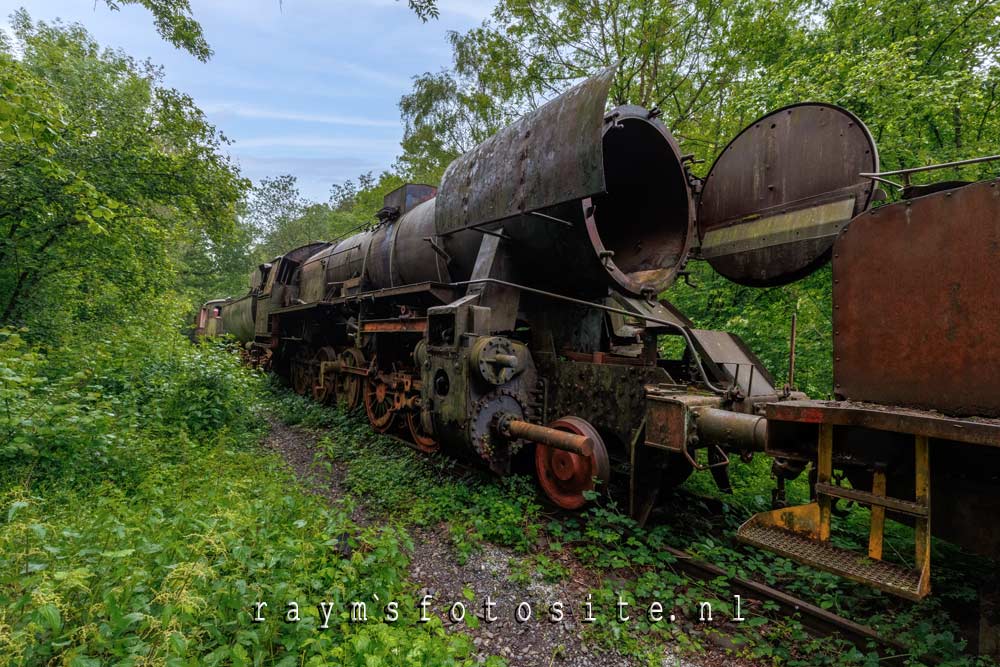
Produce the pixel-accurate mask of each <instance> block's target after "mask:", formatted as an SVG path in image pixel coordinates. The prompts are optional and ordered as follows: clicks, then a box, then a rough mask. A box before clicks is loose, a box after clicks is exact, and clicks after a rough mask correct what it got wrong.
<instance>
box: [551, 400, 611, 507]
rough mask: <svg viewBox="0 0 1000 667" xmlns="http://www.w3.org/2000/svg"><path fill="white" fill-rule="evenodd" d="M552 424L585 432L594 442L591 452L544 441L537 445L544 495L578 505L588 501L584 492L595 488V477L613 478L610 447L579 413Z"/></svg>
mask: <svg viewBox="0 0 1000 667" xmlns="http://www.w3.org/2000/svg"><path fill="white" fill-rule="evenodd" d="M549 428H554V429H558V430H560V431H568V432H569V433H576V434H577V435H583V436H586V437H588V438H590V441H591V443H593V449H592V451H591V454H590V456H580V455H579V454H574V453H572V452H567V451H565V450H562V449H555V448H553V447H548V446H546V445H543V444H541V443H538V444H536V445H535V471H536V473H537V474H538V482H539V484H541V486H542V490H543V491H544V492H545V495H546V496H548V498H549V500H551V501H552V502H553V503H555V504H556V505H558V506H559V507H562V508H564V509H568V510H575V509H579V508H581V507H583V506H584V505H585V504H586V502H587V499H586V498H585V497H584V495H583V494H584V492H586V491H592V490H593V489H594V478H597V479H599V480H601V482H603V483H604V484H607V483H608V480H610V479H611V464H610V463H609V461H608V450H607V449H606V448H605V446H604V440H603V439H602V438H601V436H600V434H599V433H598V432H597V429H595V428H594V427H593V426H591V425H590V424H589V423H587V422H586V421H584V420H583V419H580V418H579V417H563V418H562V419H559V420H556V421H554V422H552V423H551V424H549Z"/></svg>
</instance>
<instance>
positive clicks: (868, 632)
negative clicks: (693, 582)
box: [666, 547, 940, 665]
mask: <svg viewBox="0 0 1000 667" xmlns="http://www.w3.org/2000/svg"><path fill="white" fill-rule="evenodd" d="M666 550H667V551H668V552H669V553H671V554H672V555H673V556H674V557H676V558H677V562H676V567H677V569H678V570H681V571H682V572H683V573H684V574H686V575H688V576H690V577H693V578H695V579H700V580H703V581H709V580H713V579H717V578H719V577H723V578H724V579H725V580H726V581H727V582H728V584H729V586H730V588H731V589H732V591H733V592H734V593H736V594H738V595H742V596H746V597H748V598H756V599H764V600H770V601H772V602H774V603H776V604H777V605H778V608H779V610H780V611H781V612H782V613H784V614H787V615H789V616H791V615H792V614H796V613H797V614H799V615H800V618H801V621H802V624H803V625H804V626H805V627H806V629H808V630H809V631H810V632H811V633H812V634H814V635H818V636H823V637H826V636H830V635H840V636H841V637H843V638H844V639H846V640H848V641H849V642H851V643H852V644H854V645H855V646H857V647H858V648H859V649H861V650H863V651H868V650H870V647H869V645H870V644H875V647H876V650H877V651H878V653H879V655H880V656H881V660H880V664H885V665H902V664H905V662H906V661H907V659H910V658H911V657H912V656H911V655H910V650H909V648H907V647H906V646H905V645H904V644H903V643H902V642H899V641H896V640H895V639H890V638H888V637H883V636H882V635H880V634H878V632H876V631H875V630H873V629H872V628H870V627H868V626H867V625H861V624H860V623H856V622H854V621H852V620H850V619H847V618H844V617H843V616H838V615H837V614H834V613H833V612H830V611H827V610H826V609H823V608H822V607H817V606H816V605H814V604H810V603H809V602H806V601H805V600H801V599H799V598H797V597H795V596H794V595H790V594H788V593H786V592H784V591H781V590H778V589H777V588H772V587H771V586H768V585H767V584H762V583H760V582H759V581H754V580H752V579H744V578H742V577H731V576H729V573H728V572H726V571H725V570H723V569H722V568H721V567H719V566H717V565H712V564H711V563H706V562H705V561H702V560H698V559H697V558H695V557H694V556H692V555H691V554H689V553H687V552H686V551H682V550H680V549H674V548H673V547H666ZM920 661H921V662H922V663H924V664H928V665H936V664H939V663H940V661H939V660H937V659H936V658H933V657H928V656H921V657H920Z"/></svg>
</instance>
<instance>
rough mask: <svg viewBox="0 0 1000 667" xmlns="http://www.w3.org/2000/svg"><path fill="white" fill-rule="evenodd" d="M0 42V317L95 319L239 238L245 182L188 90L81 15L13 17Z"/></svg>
mask: <svg viewBox="0 0 1000 667" xmlns="http://www.w3.org/2000/svg"><path fill="white" fill-rule="evenodd" d="M13 19H14V20H13V27H14V33H15V36H16V39H17V41H18V45H17V46H18V51H19V52H20V53H22V56H21V58H20V59H15V58H14V57H13V56H12V55H11V53H10V52H9V51H7V50H5V51H4V52H3V53H0V86H2V87H3V90H4V91H5V94H4V95H3V97H2V101H0V137H3V139H4V141H2V142H0V201H2V202H3V204H2V205H0V238H2V239H3V241H2V245H0V320H2V321H4V322H16V323H19V324H29V325H31V326H32V327H33V328H34V329H35V330H36V331H37V332H38V333H39V334H40V335H41V334H45V333H50V334H52V335H56V334H57V333H58V331H59V330H60V327H69V326H74V325H75V324H76V323H81V322H93V323H100V322H101V321H105V320H106V319H108V318H115V317H117V316H119V315H120V314H122V313H125V312H130V311H132V310H134V309H135V308H138V307H141V304H142V303H143V302H144V300H149V299H153V298H156V297H157V296H158V295H162V294H163V293H164V292H166V291H168V290H171V289H174V288H176V287H177V286H178V279H179V276H180V275H181V274H182V273H183V271H184V270H185V269H186V268H188V267H194V266H195V265H198V264H199V262H198V261H195V260H194V257H193V256H192V253H194V254H195V255H198V254H199V253H200V265H201V266H202V267H207V269H205V270H211V268H213V267H214V265H215V262H216V261H217V260H218V259H219V258H221V257H224V256H225V255H226V253H227V252H228V249H229V248H231V247H232V246H233V245H234V244H236V245H238V244H239V243H240V234H239V230H238V223H237V218H236V205H237V202H238V201H239V200H240V198H241V197H242V195H243V192H244V190H245V188H246V183H245V182H244V181H243V179H241V178H240V176H239V173H238V171H237V169H236V167H235V166H234V165H233V164H231V162H230V161H229V158H227V157H226V156H224V155H222V153H221V152H220V148H221V142H222V139H221V137H220V136H219V134H218V133H217V132H216V131H215V128H214V127H213V126H212V125H210V124H209V123H207V121H206V120H205V117H204V115H203V114H202V113H201V111H200V110H198V109H197V107H195V106H194V104H193V102H192V101H191V99H190V98H189V97H188V96H186V95H184V94H182V93H180V92H178V91H176V90H172V89H167V88H163V87H161V86H160V85H159V83H160V76H161V74H160V72H159V70H158V69H156V68H155V67H153V66H151V65H149V64H140V63H137V62H135V61H134V60H132V59H131V58H129V57H127V56H125V55H124V54H122V53H119V52H113V51H106V50H105V51H101V50H100V48H99V47H98V45H97V44H96V43H95V42H94V41H93V39H92V38H91V37H90V36H89V35H88V34H87V32H86V31H85V30H84V29H83V28H82V27H81V26H79V25H71V26H64V25H61V24H58V23H56V24H54V25H48V24H45V23H37V24H33V23H32V22H31V20H30V19H29V18H28V16H27V14H26V13H24V12H19V13H18V14H15V16H14V17H13Z"/></svg>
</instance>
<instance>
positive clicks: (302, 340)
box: [196, 69, 1000, 599]
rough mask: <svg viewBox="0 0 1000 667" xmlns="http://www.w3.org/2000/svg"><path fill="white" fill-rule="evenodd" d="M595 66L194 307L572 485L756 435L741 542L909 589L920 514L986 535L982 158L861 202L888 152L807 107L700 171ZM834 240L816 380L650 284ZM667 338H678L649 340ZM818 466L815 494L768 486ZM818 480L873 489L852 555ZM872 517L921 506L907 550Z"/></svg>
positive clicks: (359, 398) (998, 324) (825, 254)
mask: <svg viewBox="0 0 1000 667" xmlns="http://www.w3.org/2000/svg"><path fill="white" fill-rule="evenodd" d="M613 75H614V70H613V69H609V70H607V71H605V72H603V73H601V74H600V75H598V76H596V77H594V78H592V79H589V80H587V81H585V82H584V83H582V84H580V85H579V86H577V87H575V88H573V89H571V90H570V91H568V92H567V93H565V94H563V95H561V96H560V97H558V98H556V99H554V100H552V101H551V102H549V103H548V104H546V105H545V106H543V107H541V108H539V109H538V110H536V111H535V112H532V113H531V114H528V115H527V116H525V117H524V118H522V119H521V120H520V121H518V122H516V123H515V124H513V125H512V126H510V127H508V128H506V129H504V130H502V131H501V132H499V133H498V134H497V135H495V136H494V137H492V138H490V139H489V140H487V141H486V142H484V143H483V144H482V145H480V146H479V147H477V148H476V149H473V150H472V151H470V152H469V153H467V154H465V155H463V156H461V157H459V158H458V159H456V160H455V161H454V162H453V163H452V165H451V166H449V168H448V170H447V172H446V173H445V175H444V177H443V180H442V183H441V185H440V188H439V189H435V188H434V187H433V186H429V185H406V186H404V187H402V188H400V189H399V190H397V191H395V192H393V193H391V194H390V195H388V196H387V197H386V199H385V206H384V207H383V209H382V210H381V211H379V213H378V219H379V222H378V223H377V224H376V225H374V226H373V227H372V228H370V229H367V230H365V231H362V232H361V233H359V234H355V235H353V236H349V237H347V238H343V239H337V240H335V241H333V242H317V243H313V244H309V245H306V246H303V247H301V248H296V249H294V250H292V251H290V252H289V253H287V254H285V255H282V256H280V257H277V258H275V259H274V260H273V261H271V262H269V263H266V264H262V265H261V266H260V267H259V268H258V269H257V270H256V271H255V272H254V274H253V275H252V277H251V288H250V291H249V293H248V294H246V295H244V296H242V297H240V298H238V299H235V300H227V301H225V302H222V303H221V321H220V322H218V323H215V322H209V321H208V320H207V318H206V317H205V313H206V312H208V311H207V310H206V309H214V308H217V307H220V305H219V304H220V302H219V301H212V302H208V303H207V304H206V305H205V306H204V307H203V308H202V313H201V315H200V318H199V321H198V323H197V326H196V332H197V333H199V334H203V335H213V334H218V333H223V332H225V333H229V334H232V335H233V336H235V337H236V338H237V339H238V340H239V341H240V342H241V343H242V344H243V351H244V354H245V355H246V358H247V360H248V361H249V362H250V363H253V364H255V365H259V366H262V367H265V368H269V369H271V370H272V371H274V372H275V373H277V374H278V375H281V376H282V377H285V378H287V379H288V380H289V382H290V384H291V385H292V387H293V388H294V390H295V391H296V392H297V393H300V394H309V395H312V396H313V397H314V398H316V399H317V400H320V401H326V402H332V401H336V402H339V403H341V404H343V405H344V406H345V407H347V408H349V409H350V408H360V407H362V406H363V408H364V410H365V412H366V414H367V416H368V419H369V421H370V423H371V425H372V428H373V429H374V430H375V431H378V432H383V433H384V432H389V431H391V430H393V429H394V428H396V427H399V428H402V429H405V431H406V432H408V434H409V439H410V440H411V441H412V443H413V444H414V446H415V447H417V448H418V449H420V450H422V451H424V452H428V453H432V452H437V451H443V452H447V453H449V454H451V455H454V456H458V457H461V458H465V459H470V460H474V461H478V462H480V463H482V464H484V465H486V466H487V467H489V468H490V469H491V470H493V471H494V472H496V473H498V474H507V473H509V472H510V471H511V469H512V464H513V462H514V460H515V459H516V458H517V457H529V458H530V459H533V461H534V467H535V470H536V473H537V477H538V480H539V484H540V486H541V488H542V490H543V491H544V492H545V494H546V495H547V496H548V498H549V499H550V500H551V501H552V502H553V503H554V504H556V505H558V506H560V507H563V508H567V509H575V508H578V507H581V506H582V505H584V504H585V502H586V495H587V492H588V491H590V490H592V489H594V488H595V480H596V481H600V482H604V483H606V482H608V480H609V479H610V478H611V476H612V474H623V475H624V476H626V477H627V478H628V489H629V511H630V512H631V514H632V515H633V516H635V517H637V518H638V519H639V520H640V521H644V520H645V518H646V517H647V516H648V514H649V512H650V510H651V508H652V507H653V506H654V505H655V503H656V500H657V496H658V493H659V491H660V489H662V488H665V487H670V486H674V485H677V484H680V483H681V482H683V481H684V479H686V478H687V476H688V475H690V474H691V472H692V471H693V470H695V469H707V470H710V471H711V472H712V475H713V478H714V479H715V480H716V482H717V483H718V485H719V486H720V488H721V489H723V490H726V489H727V488H728V487H729V481H728V472H727V470H728V469H727V465H728V463H729V457H730V455H736V454H741V455H749V454H752V453H753V452H764V453H766V454H767V455H768V456H770V457H771V458H772V459H773V461H774V464H773V472H774V474H775V477H776V478H777V480H778V482H777V483H778V486H777V489H776V493H775V509H774V510H772V511H770V512H763V513H760V514H758V515H756V516H754V517H752V518H751V519H750V520H749V521H748V522H747V523H746V524H745V525H744V526H743V527H742V528H741V529H740V531H739V537H740V539H742V540H744V541H745V542H748V543H750V544H754V545H757V546H760V547H764V548H767V549H771V550H773V551H776V552H779V553H782V554H785V555H787V556H789V557H792V558H795V559H798V560H800V561H803V562H806V563H808V564H810V565H813V566H815V567H819V568H822V569H826V570H829V571H832V572H835V573H837V574H840V575H843V576H846V577H849V578H852V579H855V580H859V581H862V582H865V583H867V584H870V585H872V586H875V587H878V588H881V589H883V590H886V591H888V592H891V593H893V594H896V595H901V596H903V597H907V598H910V599H919V598H921V597H923V596H925V595H927V594H928V593H929V592H930V537H931V535H932V534H933V535H938V536H940V537H942V538H945V539H948V540H950V541H952V542H955V543H957V544H959V545H960V546H962V547H964V548H967V549H969V550H972V551H975V552H977V553H980V554H983V555H986V556H990V557H996V556H997V555H998V554H1000V531H998V530H997V529H996V528H995V526H993V525H991V524H989V523H987V522H983V521H982V520H981V519H980V516H982V513H983V512H991V511H992V512H996V511H997V510H1000V419H998V417H1000V393H998V392H996V391H995V390H993V388H992V386H991V384H990V383H989V382H988V380H989V379H990V378H991V377H992V374H993V373H995V372H996V371H997V370H1000V319H998V318H1000V308H998V306H1000V271H997V270H996V269H995V267H996V266H997V260H998V259H1000V187H998V186H997V183H998V181H996V180H992V181H983V182H979V183H973V184H967V183H955V182H949V183H946V184H944V185H940V186H938V187H923V188H913V187H908V189H907V190H905V191H904V192H903V200H902V201H900V202H897V203H894V204H890V205H887V206H884V207H881V208H879V209H875V210H869V207H870V206H871V203H872V201H873V200H874V199H876V198H877V197H878V195H879V193H878V191H877V190H876V187H875V186H876V182H879V181H887V178H886V177H887V176H888V175H891V174H881V173H879V172H878V155H877V150H876V148H875V145H874V141H873V140H872V138H871V135H870V134H869V133H868V131H867V129H866V128H865V127H864V124H863V123H862V122H861V121H860V120H859V119H858V118H856V117H855V116H853V115H852V114H850V113H849V112H846V111H844V110H843V109H839V108H837V107H833V106H830V105H824V104H803V105H794V106H792V107H786V108H784V109H780V110H778V111H775V112H772V113H771V114H768V115H767V116H765V117H763V118H761V119H759V120H758V121H756V122H755V123H753V124H751V125H750V126H749V127H748V128H747V129H746V130H744V132H743V133H741V134H740V135H738V136H737V137H736V138H735V139H734V140H733V142H731V143H730V145H729V146H728V147H727V148H726V149H725V150H724V151H723V152H722V154H721V156H720V158H719V160H718V161H717V162H716V163H715V164H714V165H713V166H712V169H711V170H710V172H709V174H708V176H707V177H706V178H705V179H699V178H696V177H694V176H693V175H692V174H691V173H690V171H689V170H688V163H689V161H690V159H691V156H685V155H682V154H681V153H680V150H679V148H678V145H677V143H676V142H675V141H674V139H673V137H672V136H671V134H670V132H669V130H668V129H667V128H666V126H665V125H664V124H663V123H662V122H660V121H659V119H658V115H659V114H658V112H657V111H656V110H646V109H642V108H639V107H635V106H625V107H619V108H617V109H614V110H612V111H611V112H609V113H607V112H605V106H606V103H607V93H608V90H609V88H610V85H611V81H612V78H613ZM831 257H832V260H833V276H834V291H833V301H834V312H833V320H834V349H835V359H834V373H835V381H836V383H837V385H836V387H835V394H836V396H835V398H836V400H834V401H813V400H809V399H808V397H807V396H805V395H804V394H801V393H799V392H796V391H793V389H792V388H791V387H787V386H786V387H782V388H779V387H776V386H775V382H774V380H773V378H772V377H771V375H770V374H769V372H768V370H767V369H766V368H764V366H763V364H762V363H761V362H760V360H759V359H758V358H757V357H756V356H755V355H754V354H753V352H752V351H751V350H750V349H749V348H748V347H747V346H746V345H745V344H744V343H743V341H742V340H740V338H739V337H738V336H735V335H733V334H731V333H727V332H722V331H707V330H699V329H697V328H695V327H694V326H693V324H692V323H691V322H690V321H689V320H688V319H687V318H686V317H684V315H683V314H682V313H680V312H679V311H678V310H677V309H676V308H674V307H673V306H672V305H671V304H670V303H668V302H665V301H661V300H658V299H657V296H656V295H658V294H659V293H660V292H661V291H662V290H663V289H665V288H666V287H667V286H669V284H670V283H671V282H672V281H673V280H675V279H676V277H677V276H678V275H680V272H681V271H682V270H683V268H684V265H685V263H686V262H687V261H688V260H689V259H703V260H706V261H708V262H709V263H711V264H712V266H713V267H714V268H715V269H716V270H718V271H719V272H720V273H722V274H723V275H724V276H726V277H727V278H729V279H731V280H734V281H736V282H740V283H742V284H747V285H754V286H772V285H779V284H784V283H787V282H790V281H792V280H795V279H798V278H800V277H802V276H803V275H807V274H808V273H810V272H811V271H813V270H815V269H816V268H817V267H819V266H821V265H823V264H824V263H825V262H826V261H828V260H829V259H830V258H831ZM970 257H974V258H975V262H970V261H969V258H970ZM915 303H916V304H921V303H922V304H924V308H921V307H920V306H919V305H914V304H915ZM209 325H211V326H209ZM666 336H673V337H678V339H679V340H680V342H681V343H682V344H683V348H684V352H683V355H681V356H678V357H677V358H663V357H661V355H660V353H659V345H658V343H659V341H660V340H661V339H662V338H663V337H666ZM973 350H974V352H973ZM969 378H973V379H974V380H975V381H973V382H970V381H969ZM699 449H704V450H706V455H705V457H704V461H702V460H701V457H699V456H697V450H699ZM810 467H811V470H812V471H813V472H812V474H813V475H814V477H815V479H814V481H812V493H813V497H814V500H813V502H811V503H808V504H807V505H804V506H799V507H787V506H785V503H784V498H783V493H782V489H783V488H784V482H785V481H786V480H787V479H791V478H794V477H796V476H798V475H800V474H801V473H802V472H803V471H804V470H806V469H807V468H810ZM835 469H837V470H841V471H843V473H844V480H846V481H843V480H842V481H839V482H838V479H837V478H835V476H834V470H835ZM836 499H846V500H849V501H853V502H857V503H862V504H865V505H869V506H871V507H872V515H871V516H872V518H871V534H870V540H869V547H868V551H867V554H854V553H851V552H846V551H845V550H843V549H839V548H838V547H835V546H833V545H832V544H831V543H830V540H829V537H830V525H831V521H832V518H833V515H832V506H833V503H834V502H835V501H836ZM932 512H933V514H934V516H935V517H937V519H936V520H935V522H934V523H933V524H932V523H931V515H932ZM886 518H889V519H895V520H903V521H909V522H911V523H913V524H914V526H915V529H916V530H915V551H914V560H913V561H912V562H911V563H891V562H889V561H887V560H884V559H883V553H882V540H883V531H884V522H885V520H886Z"/></svg>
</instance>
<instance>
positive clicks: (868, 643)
mask: <svg viewBox="0 0 1000 667" xmlns="http://www.w3.org/2000/svg"><path fill="white" fill-rule="evenodd" d="M386 437H389V438H391V439H393V440H396V441H398V442H401V443H403V444H404V445H406V446H407V447H409V448H411V449H413V450H414V451H416V452H420V451H421V450H420V449H419V448H418V447H417V446H416V445H414V444H413V443H412V442H410V441H408V440H405V439H404V438H401V437H398V436H396V435H392V434H386ZM454 463H455V465H456V467H457V468H460V469H462V470H465V471H467V472H471V471H473V470H477V471H478V469H477V468H474V467H472V466H468V465H466V464H464V463H462V462H461V461H457V460H456V461H454ZM558 513H559V514H565V515H566V516H570V515H572V513H570V512H564V511H562V510H559V511H558ZM665 549H666V551H667V552H669V553H670V554H671V555H673V556H674V557H675V558H676V559H677V560H676V562H675V564H674V567H675V568H676V569H677V570H679V571H680V572H681V573H682V574H684V575H686V576H687V577H689V578H691V579H696V580H699V581H711V580H715V579H718V578H720V577H722V578H724V579H725V580H726V582H727V583H728V584H729V586H730V588H731V590H732V592H733V593H735V594H738V595H741V596H743V597H744V598H746V599H754V600H768V601H771V602H773V603H775V604H776V605H778V610H779V611H780V613H782V614H784V615H786V616H789V617H790V616H793V615H798V617H799V619H800V621H801V622H802V625H803V626H804V627H805V628H806V629H807V630H808V631H809V632H810V634H812V635H813V636H815V637H832V636H839V637H841V638H843V639H846V640H847V641H849V642H851V643H852V644H854V645H855V646H856V647H858V649H859V650H861V651H865V652H868V651H871V650H875V651H876V652H877V653H878V654H879V656H880V664H884V665H903V664H905V663H906V661H907V660H908V659H912V658H913V656H912V654H911V651H910V649H909V648H908V647H907V646H906V645H905V644H903V643H902V642H899V641H897V640H894V639H892V638H889V637H885V636H883V635H880V634H879V633H878V632H877V631H876V630H874V629H873V628H871V627H869V626H867V625H863V624H861V623H857V622H855V621H852V620H850V619H849V618H845V617H843V616H840V615H838V614H835V613H833V612H831V611H829V610H827V609H823V608H822V607H819V606H817V605H814V604H812V603H811V602H808V601H806V600H803V599H801V598H798V597H795V596H794V595H791V594H790V593H787V592H785V591H782V590H780V589H777V588H774V587H773V586H768V585H767V584H764V583H761V582H759V581H754V580H753V579H746V578H743V577H733V576H730V574H729V573H728V572H726V571H725V570H724V569H722V568H721V567H719V566H717V565H713V564H712V563H709V562H706V561H703V560H700V559H698V558H696V557H694V556H692V555H691V554H689V553H688V552H686V551H684V550H682V549H676V548H674V547H665ZM920 660H921V662H922V663H924V664H926V665H936V664H939V663H940V661H939V660H937V659H935V658H933V657H927V656H922V657H920Z"/></svg>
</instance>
